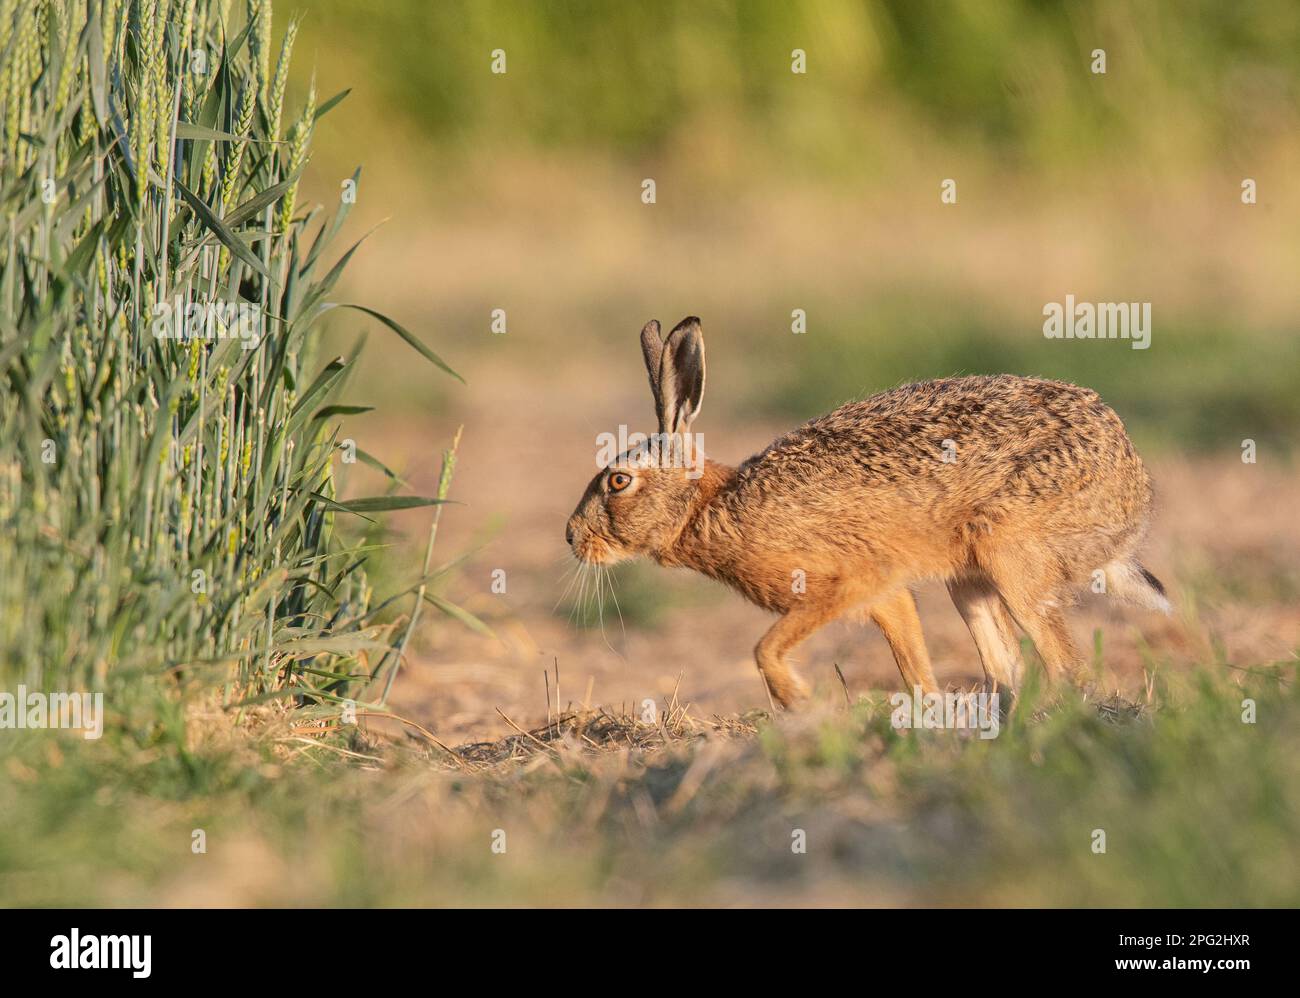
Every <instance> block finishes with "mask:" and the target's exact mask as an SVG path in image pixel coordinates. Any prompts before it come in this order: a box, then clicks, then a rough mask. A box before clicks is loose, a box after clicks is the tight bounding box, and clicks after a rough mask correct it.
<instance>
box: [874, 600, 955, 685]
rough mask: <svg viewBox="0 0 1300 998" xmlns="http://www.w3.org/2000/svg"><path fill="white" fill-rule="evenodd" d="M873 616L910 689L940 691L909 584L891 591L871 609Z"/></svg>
mask: <svg viewBox="0 0 1300 998" xmlns="http://www.w3.org/2000/svg"><path fill="white" fill-rule="evenodd" d="M870 613H871V619H872V621H873V622H874V623H875V625H876V626H877V627H879V628H880V630H881V633H883V634H884V635H885V640H886V641H888V642H889V649H890V651H892V652H893V653H894V661H895V662H896V663H897V664H898V671H899V672H900V673H902V675H903V682H905V683H906V684H907V689H908V692H909V693H910V692H911V691H912V689H913V688H914V687H917V686H919V687H920V688H921V691H922V692H923V693H935V692H938V689H939V687H938V685H937V684H936V683H935V681H934V670H933V669H932V668H931V666H930V653H929V652H928V651H926V648H925V635H924V634H922V632H921V618H920V617H918V616H917V614H916V600H915V599H914V598H913V597H912V593H911V590H909V589H907V588H906V587H904V588H902V589H899V590H897V591H896V592H893V593H891V594H890V595H888V596H886V597H884V598H883V599H881V600H880V601H879V602H876V603H873V604H872V605H871V609H870Z"/></svg>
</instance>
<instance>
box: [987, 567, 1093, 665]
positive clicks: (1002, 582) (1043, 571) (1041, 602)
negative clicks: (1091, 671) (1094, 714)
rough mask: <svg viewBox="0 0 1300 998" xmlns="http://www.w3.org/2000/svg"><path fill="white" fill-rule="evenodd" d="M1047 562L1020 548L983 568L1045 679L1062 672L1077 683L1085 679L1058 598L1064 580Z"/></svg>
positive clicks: (1081, 662) (1081, 661)
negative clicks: (1031, 644) (1038, 661)
mask: <svg viewBox="0 0 1300 998" xmlns="http://www.w3.org/2000/svg"><path fill="white" fill-rule="evenodd" d="M1050 564H1051V562H1050V560H1048V559H1047V558H1042V559H1040V558H1036V557H1034V552H1033V551H1023V552H1017V553H1016V554H1015V555H1014V556H1012V557H1010V558H1008V557H1005V556H1004V558H1003V559H1000V560H999V562H998V563H997V564H996V565H990V566H986V567H987V568H988V572H989V575H990V576H991V578H992V580H993V584H994V585H995V586H997V589H998V592H999V593H1001V594H1002V600H1003V602H1005V603H1006V605H1007V609H1008V610H1010V611H1011V616H1013V617H1014V618H1015V620H1016V623H1018V624H1019V625H1020V626H1021V628H1022V629H1023V630H1024V632H1025V633H1026V634H1028V635H1029V637H1030V638H1031V639H1032V640H1033V642H1034V647H1035V648H1037V649H1038V654H1039V655H1041V656H1042V659H1043V664H1044V665H1045V666H1046V667H1047V678H1048V679H1050V680H1055V679H1056V678H1057V677H1058V676H1060V675H1064V676H1065V677H1066V678H1067V679H1069V680H1070V682H1072V683H1074V684H1075V685H1076V686H1079V685H1082V683H1083V680H1084V678H1085V677H1084V668H1083V658H1082V657H1081V656H1080V655H1079V651H1078V649H1077V648H1076V647H1075V644H1074V639H1073V638H1072V637H1071V636H1070V626H1069V624H1067V623H1066V620H1065V614H1064V613H1063V612H1062V610H1061V604H1060V602H1059V601H1058V599H1057V594H1058V593H1060V592H1061V591H1062V589H1063V587H1064V580H1063V579H1062V578H1060V577H1059V573H1055V572H1052V571H1050V570H1049V569H1048V568H1047V566H1048V565H1050Z"/></svg>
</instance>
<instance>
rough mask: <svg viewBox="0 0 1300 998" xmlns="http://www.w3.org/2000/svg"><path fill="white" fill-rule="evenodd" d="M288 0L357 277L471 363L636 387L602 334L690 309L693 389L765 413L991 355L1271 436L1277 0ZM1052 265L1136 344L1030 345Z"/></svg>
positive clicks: (1298, 16) (1286, 398)
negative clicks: (1135, 325)
mask: <svg viewBox="0 0 1300 998" xmlns="http://www.w3.org/2000/svg"><path fill="white" fill-rule="evenodd" d="M304 13H305V19H304V21H303V25H302V32H301V35H300V39H299V43H298V52H299V53H300V54H301V56H302V57H301V58H300V59H299V60H297V63H296V65H297V69H298V71H299V73H300V74H303V77H304V78H303V79H299V80H298V84H299V86H300V87H301V86H302V85H303V84H304V83H305V74H306V73H308V72H310V71H311V69H312V67H313V64H314V69H315V72H316V74H317V76H318V79H319V81H320V86H321V92H322V94H329V93H333V92H335V91H336V90H338V89H342V88H343V87H345V86H352V87H353V88H354V89H353V92H352V93H351V95H350V96H349V98H348V99H347V100H346V101H345V102H344V103H343V104H342V105H341V106H340V107H339V108H338V109H337V110H336V111H334V112H332V113H331V125H332V127H331V128H329V129H324V130H322V135H321V136H320V137H319V139H318V143H317V152H316V154H315V159H314V162H313V166H312V171H311V174H310V177H309V181H310V183H309V187H310V188H311V189H312V190H313V191H314V192H315V193H316V194H317V196H318V197H319V198H320V199H321V200H322V201H329V200H330V199H332V198H336V197H337V190H338V184H339V182H340V179H341V178H343V177H346V176H349V175H350V173H351V170H352V167H353V166H354V165H355V164H356V163H358V162H360V163H362V164H363V165H364V171H363V177H362V182H361V189H360V196H359V201H358V206H357V208H358V210H357V211H356V212H355V215H356V222H355V225H356V228H357V231H358V232H360V231H362V230H363V229H364V228H366V227H368V226H369V225H373V224H376V223H378V222H380V221H381V220H385V219H386V220H387V222H386V231H385V232H384V233H383V234H382V236H381V237H380V238H379V239H378V240H376V245H375V246H374V247H371V248H368V249H366V250H365V251H364V252H363V253H362V254H361V261H360V263H359V266H358V267H357V269H356V270H355V271H354V273H353V274H352V276H351V278H350V280H352V281H354V282H356V284H357V285H358V292H359V293H360V292H361V291H364V292H365V293H367V294H369V295H371V296H372V297H373V296H375V295H376V294H377V295H379V296H380V298H381V300H388V301H396V302H398V303H399V306H400V307H399V311H400V312H401V313H402V315H403V316H404V317H405V318H406V319H408V320H410V321H411V322H413V323H415V324H417V325H420V326H421V327H422V328H426V329H429V330H430V331H431V332H432V333H433V334H434V335H435V336H437V337H438V338H439V340H440V342H442V343H444V345H445V347H446V349H447V350H448V351H449V352H450V354H451V356H452V357H454V358H459V359H461V361H462V363H463V364H465V365H466V366H467V368H468V370H469V373H470V375H471V377H470V380H471V383H472V385H473V386H474V387H473V389H472V391H475V392H486V391H489V390H490V389H489V388H488V386H489V385H490V384H491V383H492V382H493V380H494V378H495V372H496V371H498V370H499V365H506V366H508V367H509V366H517V367H518V369H520V370H528V369H529V368H530V366H532V365H536V364H537V363H538V362H539V360H542V359H545V360H546V362H547V363H548V364H550V365H552V369H563V370H565V372H566V374H568V375H569V376H570V377H572V378H573V379H579V378H590V377H591V372H592V371H597V372H600V375H599V376H601V377H605V376H610V377H616V378H618V379H620V380H622V381H624V382H626V383H627V384H628V385H629V392H631V391H633V390H637V389H639V375H638V372H637V370H636V368H634V367H631V366H630V358H629V354H628V352H627V349H626V344H627V342H628V339H629V337H630V336H632V335H634V334H635V331H636V330H637V329H638V328H639V327H640V325H641V324H642V323H643V322H644V321H645V319H647V318H649V317H651V316H652V315H653V316H658V317H659V318H661V319H662V320H664V321H665V322H672V321H675V320H676V319H677V318H678V317H680V315H683V314H687V313H691V312H694V313H698V314H701V315H702V316H704V318H705V328H706V331H707V332H708V335H709V340H710V347H711V354H710V359H711V361H712V363H713V365H714V366H713V367H712V369H711V371H710V379H711V382H712V384H713V385H714V387H713V390H712V392H711V398H710V402H709V405H710V408H711V409H713V411H714V412H718V411H721V412H723V413H738V414H741V415H745V416H757V417H759V418H762V419H765V420H770V421H773V422H778V423H779V422H782V421H784V422H789V421H790V420H792V419H803V418H807V417H809V416H812V415H814V414H816V413H818V412H820V411H824V410H826V409H828V408H830V407H832V406H834V405H836V404H838V403H839V402H842V401H844V400H846V399H847V398H850V397H854V396H858V395H861V394H863V393H866V392H870V391H875V390H879V389H882V388H885V387H888V386H890V385H893V384H897V383H899V382H901V381H906V380H915V379H919V378H924V377H935V376H941V375H947V374H954V373H978V372H986V371H995V370H1009V371H1015V372H1020V373H1026V374H1041V375H1046V376H1051V377H1060V378H1066V379H1071V380H1076V381H1080V382H1085V383H1087V384H1089V385H1092V386H1094V387H1096V388H1097V389H1098V390H1100V391H1101V392H1102V393H1103V394H1104V395H1105V396H1106V397H1107V398H1108V399H1109V400H1110V401H1111V402H1112V403H1113V404H1114V405H1115V406H1116V408H1117V409H1118V410H1119V411H1120V413H1121V415H1123V416H1124V417H1125V418H1126V419H1127V420H1128V421H1129V422H1130V423H1131V424H1132V428H1133V432H1134V434H1135V436H1136V437H1137V439H1138V440H1139V443H1140V444H1143V445H1145V446H1157V447H1166V448H1170V449H1173V450H1177V451H1180V452H1190V451H1196V450H1203V449H1206V448H1216V447H1230V446H1231V447H1237V446H1239V445H1240V441H1241V440H1242V439H1244V438H1251V439H1256V440H1258V441H1260V443H1261V446H1264V445H1266V444H1267V445H1273V446H1278V447H1283V448H1287V447H1289V446H1290V444H1291V442H1292V439H1293V436H1294V433H1293V427H1294V426H1295V425H1296V419H1297V416H1300V403H1297V401H1296V396H1295V392H1294V391H1293V384H1294V373H1295V371H1296V370H1297V369H1300V363H1298V362H1300V351H1298V349H1297V337H1296V335H1295V334H1296V322H1295V318H1294V317H1295V315H1296V314H1297V307H1296V306H1297V305H1300V301H1298V300H1297V299H1298V298H1300V293H1298V292H1297V287H1298V286H1300V282H1297V281H1296V280H1295V274H1296V267H1297V264H1300V256H1298V253H1297V250H1298V248H1300V247H1298V246H1297V240H1296V233H1295V228H1294V225H1293V224H1291V221H1290V220H1291V219H1293V218H1294V210H1295V208H1296V207H1297V205H1296V195H1295V193H1294V190H1293V187H1294V185H1293V182H1292V178H1293V177H1294V176H1295V168H1296V166H1297V165H1298V164H1297V151H1298V148H1300V145H1298V143H1297V137H1300V129H1297V125H1298V124H1300V121H1297V107H1298V106H1300V105H1298V103H1297V85H1298V84H1297V81H1300V73H1297V68H1300V8H1298V7H1297V6H1296V5H1294V4H1291V3H1283V2H1264V3H1252V4H1223V3H1217V2H1204V3H1133V4H1119V3H1045V2H1033V0H1018V2H1010V0H1008V2H997V3H989V2H956V0H950V2H939V3H918V2H860V0H859V2H851V0H833V2H819V3H805V4H797V3H778V2H745V3H736V4H732V3H718V2H696V3H686V2H658V3H636V2H633V3H596V2H562V3H561V2H538V3H515V2H462V0H451V2H440V3H436V4H429V3H424V2H419V0H411V2H403V0H388V2H386V3H383V4H378V5H373V6H372V7H368V8H367V9H366V10H364V11H362V10H360V9H358V8H357V6H356V5H355V4H352V3H347V2H342V0H318V2H314V3H312V4H310V5H308V6H307V8H306V9H305V11H304ZM795 49H802V50H803V51H804V53H805V54H806V68H807V72H806V73H803V74H798V73H794V72H792V71H791V66H792V52H793V51H794V50H795ZM1096 49H1102V50H1104V51H1105V60H1106V67H1105V68H1106V72H1105V73H1104V74H1099V73H1094V72H1092V71H1091V70H1092V65H1093V62H1094V56H1093V52H1094V50H1096ZM496 50H503V51H504V53H505V65H506V72H505V73H504V74H496V73H493V72H492V71H491V70H492V62H493V53H494V52H495V51H496ZM645 178H652V179H654V180H655V181H656V185H657V200H656V203H655V204H653V205H646V204H643V203H642V202H641V200H640V194H641V182H642V180H643V179H645ZM1246 178H1250V179H1252V180H1253V181H1254V182H1255V184H1256V188H1257V191H1258V195H1257V197H1258V202H1257V203H1256V204H1251V205H1247V204H1243V202H1242V199H1241V193H1242V191H1241V185H1242V182H1243V180H1245V179H1246ZM946 179H952V180H955V181H956V185H957V193H958V200H957V203H956V204H955V205H945V204H942V203H941V201H940V184H941V183H942V182H943V181H944V180H946ZM1066 294H1074V295H1075V296H1076V298H1077V299H1078V300H1080V301H1092V302H1097V301H1149V302H1151V303H1152V311H1153V325H1154V335H1153V346H1152V348H1151V349H1150V350H1147V351H1135V350H1132V349H1130V347H1129V344H1127V343H1124V342H1073V341H1064V342H1062V341H1051V340H1046V339H1045V338H1044V337H1043V335H1042V321H1043V320H1042V308H1043V306H1044V305H1045V304H1046V303H1047V302H1051V301H1056V302H1059V301H1063V300H1064V296H1065V295H1066ZM498 307H499V308H504V309H506V311H507V314H508V315H509V320H510V335H507V336H506V337H502V338H499V339H497V338H494V337H492V336H491V335H490V334H489V332H488V322H489V315H490V313H491V310H492V309H494V308H498ZM796 308H802V309H804V310H805V311H806V313H807V315H808V334H807V335H806V336H805V337H796V336H793V335H792V334H791V332H790V321H791V320H790V315H791V312H792V310H793V309H796ZM507 344H508V345H507ZM372 353H373V354H375V356H374V357H373V358H372V361H371V364H372V374H373V378H374V383H375V384H378V385H381V386H382V387H383V388H384V390H385V391H386V393H387V397H388V399H389V404H390V405H392V404H399V405H400V404H401V403H402V401H403V400H405V401H407V402H409V403H410V404H411V406H412V408H413V409H415V410H418V411H432V412H439V411H443V410H444V409H445V404H446V401H447V400H446V399H445V398H444V397H443V396H442V395H438V394H434V395H431V394H430V391H436V392H452V391H454V390H455V389H453V388H450V387H447V386H435V388H434V389H430V387H429V386H428V385H427V384H425V383H423V382H421V381H417V380H415V379H414V377H413V376H412V375H411V374H410V373H409V370H408V367H407V366H405V365H402V364H401V363H400V361H401V358H400V354H398V352H397V351H396V350H392V351H387V352H384V351H378V350H376V351H372ZM390 358H391V359H392V364H391V366H389V365H387V364H386V361H387V360H388V359H390ZM475 374H477V375H478V377H475V376H474V375H475ZM630 397H635V396H630ZM452 404H453V405H456V404H457V403H454V402H453V403H452ZM539 404H541V403H539ZM715 406H717V407H719V408H713V407H715Z"/></svg>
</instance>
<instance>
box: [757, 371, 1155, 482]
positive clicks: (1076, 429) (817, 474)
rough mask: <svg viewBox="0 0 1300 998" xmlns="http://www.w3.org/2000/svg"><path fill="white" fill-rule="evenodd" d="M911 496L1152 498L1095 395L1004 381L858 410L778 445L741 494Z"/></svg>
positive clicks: (902, 394)
mask: <svg viewBox="0 0 1300 998" xmlns="http://www.w3.org/2000/svg"><path fill="white" fill-rule="evenodd" d="M778 480H779V481H781V482H784V483H803V485H805V486H806V485H811V484H813V483H816V484H818V485H819V486H831V487H833V486H832V483H833V482H835V481H839V482H841V483H848V484H850V485H851V487H853V488H854V489H862V488H865V489H868V490H870V491H878V490H893V491H902V492H903V493H904V494H905V495H904V497H905V498H906V499H908V500H909V501H916V502H920V503H922V504H923V505H928V504H930V503H931V502H933V501H935V500H938V499H942V498H943V497H945V496H948V495H950V494H951V493H952V492H953V491H960V493H961V494H962V495H963V496H964V497H966V498H968V499H976V500H979V499H992V498H993V497H995V496H1002V497H1009V496H1012V495H1025V496H1034V495H1038V494H1040V493H1046V494H1051V493H1056V494H1060V493H1062V492H1074V493H1077V492H1078V491H1080V490H1081V489H1084V488H1091V487H1095V486H1098V485H1103V484H1105V483H1109V485H1106V487H1108V488H1116V487H1117V488H1121V489H1124V490H1126V491H1129V492H1131V493H1132V499H1133V501H1134V502H1137V503H1139V504H1140V503H1141V502H1143V501H1145V496H1146V493H1147V491H1148V489H1149V486H1148V485H1147V480H1146V475H1145V472H1144V471H1143V470H1142V466H1141V462H1140V460H1139V459H1138V456H1137V454H1136V452H1135V451H1134V449H1133V446H1132V444H1131V443H1130V442H1129V439H1128V435H1127V434H1126V433H1125V431H1124V425H1123V423H1122V422H1121V421H1120V418H1119V417H1118V416H1117V415H1116V414H1115V412H1114V411H1113V410H1112V409H1111V408H1110V407H1109V406H1108V405H1106V404H1105V403H1104V402H1103V401H1102V400H1101V398H1100V396H1098V395H1097V393H1096V392H1094V391H1092V390H1091V389H1088V388H1081V387H1079V386H1077V385H1071V384H1067V383H1065V382H1060V381H1047V380H1042V379H1037V378H1024V377H1018V376H1015V375H1005V374H1004V375H995V376H978V377H962V378H943V379H939V380H935V381H923V382H917V383H915V384H909V385H904V386H902V387H900V388H895V389H892V390H891V391H887V392H882V393H880V394H878V395H873V396H871V397H870V398H866V399H862V400H861V401H857V402H849V403H847V404H845V405H842V406H840V407H839V408H838V409H836V410H834V411H833V412H830V413H827V414H826V415H825V416H821V417H819V418H817V419H814V420H812V421H811V422H809V423H806V424H804V425H803V426H801V427H799V428H798V429H796V430H793V431H791V432H790V433H788V434H786V435H785V436H783V437H781V438H779V439H778V440H776V441H774V442H773V443H772V444H771V446H769V447H768V448H767V450H765V451H763V452H762V453H761V454H758V455H756V456H755V457H753V458H751V459H750V460H749V461H747V462H746V463H745V464H744V465H743V466H742V467H741V469H740V480H739V482H738V485H739V486H740V489H741V491H746V490H747V487H748V488H751V489H755V490H757V491H760V492H763V493H769V492H771V491H777V490H782V491H783V489H782V487H781V486H779V485H777V481H778Z"/></svg>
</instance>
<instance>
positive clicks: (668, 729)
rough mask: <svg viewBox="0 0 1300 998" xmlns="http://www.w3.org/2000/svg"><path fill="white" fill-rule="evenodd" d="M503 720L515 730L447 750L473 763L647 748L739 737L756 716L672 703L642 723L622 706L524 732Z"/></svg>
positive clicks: (562, 717)
mask: <svg viewBox="0 0 1300 998" xmlns="http://www.w3.org/2000/svg"><path fill="white" fill-rule="evenodd" d="M501 716H502V717H503V718H505V720H506V723H507V724H509V725H510V726H511V727H512V728H514V729H515V731H516V732H517V734H513V735H507V736H506V737H505V738H499V739H496V740H494V741H483V742H470V743H469V744H467V745H460V746H457V747H456V748H453V749H451V750H450V752H451V753H452V755H454V756H455V757H456V759H458V760H463V761H465V762H469V763H473V764H475V765H479V766H495V765H500V764H501V763H507V762H521V761H527V760H529V759H532V758H533V757H535V756H536V755H537V754H538V753H539V752H561V751H566V750H588V751H595V752H607V751H617V750H622V749H634V750H636V751H638V752H653V751H656V750H658V749H662V748H666V747H669V746H671V745H673V744H675V743H681V742H693V741H696V740H699V739H703V738H707V737H710V736H721V737H724V738H743V737H747V736H750V735H753V734H755V733H756V732H757V731H758V728H757V724H756V722H757V721H759V720H761V716H766V715H761V716H754V715H752V714H747V715H744V716H742V717H721V716H719V715H717V714H714V715H713V716H712V717H711V718H709V719H708V720H703V719H700V718H696V717H693V716H692V715H691V713H690V706H689V705H687V706H685V707H682V706H678V705H677V704H675V703H674V704H673V705H671V706H670V707H669V709H667V710H665V711H663V712H662V713H661V714H660V715H659V718H658V720H657V721H656V722H655V723H650V722H647V721H643V720H641V719H640V718H638V717H635V716H633V715H632V714H629V713H628V712H627V711H626V710H620V711H619V712H618V713H610V712H609V711H608V710H606V709H605V708H604V707H594V708H583V709H580V710H570V711H565V712H563V713H560V714H558V715H557V716H555V717H554V718H552V719H551V720H549V721H547V722H546V723H545V724H543V725H541V726H540V727H536V728H533V729H531V730H525V729H523V728H521V727H520V726H519V725H517V724H515V722H514V721H512V720H510V718H508V717H506V715H505V714H502V715H501Z"/></svg>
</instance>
